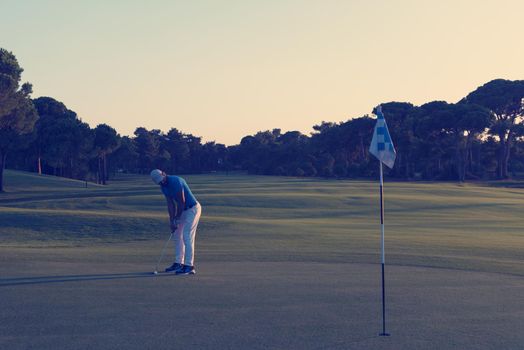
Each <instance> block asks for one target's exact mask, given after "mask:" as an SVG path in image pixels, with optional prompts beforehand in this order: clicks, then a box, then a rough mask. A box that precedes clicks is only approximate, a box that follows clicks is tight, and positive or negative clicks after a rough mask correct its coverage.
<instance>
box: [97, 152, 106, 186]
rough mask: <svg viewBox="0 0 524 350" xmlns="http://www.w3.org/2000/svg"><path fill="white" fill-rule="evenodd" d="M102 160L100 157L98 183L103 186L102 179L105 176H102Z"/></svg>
mask: <svg viewBox="0 0 524 350" xmlns="http://www.w3.org/2000/svg"><path fill="white" fill-rule="evenodd" d="M101 161H102V159H101V158H100V156H99V157H98V179H97V180H98V181H97V183H98V184H101V183H102V177H103V176H104V175H103V174H102V163H101Z"/></svg>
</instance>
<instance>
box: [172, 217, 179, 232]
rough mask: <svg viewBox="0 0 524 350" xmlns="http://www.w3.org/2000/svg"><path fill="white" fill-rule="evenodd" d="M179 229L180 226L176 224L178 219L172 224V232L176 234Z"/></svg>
mask: <svg viewBox="0 0 524 350" xmlns="http://www.w3.org/2000/svg"><path fill="white" fill-rule="evenodd" d="M177 228H178V225H177V223H176V219H175V220H173V221H172V222H171V232H175V231H176V229H177Z"/></svg>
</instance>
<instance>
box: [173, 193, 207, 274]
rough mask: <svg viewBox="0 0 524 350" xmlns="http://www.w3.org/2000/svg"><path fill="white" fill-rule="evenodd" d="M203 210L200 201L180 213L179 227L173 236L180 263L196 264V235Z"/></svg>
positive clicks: (177, 260)
mask: <svg viewBox="0 0 524 350" xmlns="http://www.w3.org/2000/svg"><path fill="white" fill-rule="evenodd" d="M201 212H202V207H201V206H200V203H197V204H195V205H194V206H193V208H189V209H187V210H184V211H183V212H182V215H180V220H177V224H178V227H177V229H176V231H175V233H174V235H173V236H174V242H175V262H177V263H179V264H184V265H190V266H194V259H195V235H196V230H197V226H198V220H200V213H201Z"/></svg>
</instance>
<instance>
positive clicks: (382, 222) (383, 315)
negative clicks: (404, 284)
mask: <svg viewBox="0 0 524 350" xmlns="http://www.w3.org/2000/svg"><path fill="white" fill-rule="evenodd" d="M379 163H380V231H381V234H382V235H381V242H382V259H381V260H382V333H380V336H383V337H389V333H386V288H385V283H384V265H385V264H386V259H385V251H384V175H383V171H382V162H379Z"/></svg>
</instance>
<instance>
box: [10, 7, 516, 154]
mask: <svg viewBox="0 0 524 350" xmlns="http://www.w3.org/2000/svg"><path fill="white" fill-rule="evenodd" d="M523 13H524V1H522V0H438V1H437V0H434V1H429V0H340V1H337V0H316V1H312V0H258V1H254V0H236V1H233V0H170V1H168V0H149V1H134V0H102V1H100V0H83V1H79V0H0V47H2V48H5V49H7V50H9V51H11V52H13V53H14V54H15V55H16V57H17V59H18V62H19V64H20V66H21V67H22V68H23V69H24V73H23V75H22V80H23V81H24V82H25V81H29V82H31V83H32V84H33V91H34V93H33V95H32V96H33V98H36V97H39V96H50V97H53V98H55V99H57V100H59V101H61V102H63V103H64V104H65V105H66V106H67V107H68V108H69V109H71V110H73V111H75V112H76V113H77V114H78V116H79V118H81V119H82V120H83V121H84V122H87V123H89V125H90V126H91V127H93V128H94V127H95V126H96V125H98V124H100V123H105V124H108V125H110V126H112V127H114V128H115V129H116V130H117V132H119V133H120V134H121V135H132V134H133V132H134V130H135V129H136V128H137V127H145V128H148V129H160V130H162V131H164V132H167V131H169V130H170V129H171V128H177V129H179V130H180V131H182V132H185V133H191V134H193V135H195V136H201V137H202V138H203V141H204V142H207V141H215V142H218V143H224V144H226V145H233V144H238V143H239V142H240V140H241V138H242V137H244V136H247V135H252V134H254V133H256V132H258V131H264V130H272V129H274V128H280V129H281V130H282V132H286V131H292V130H298V131H301V132H302V133H304V134H309V133H311V132H312V131H313V130H312V127H313V126H314V125H317V124H320V123H321V122H322V121H329V122H342V121H346V120H348V119H351V118H355V117H361V116H363V115H365V114H369V113H371V111H372V109H373V107H375V106H376V105H378V104H380V103H385V102H391V101H402V102H411V103H413V104H415V105H421V104H423V103H426V102H430V101H434V100H444V101H448V102H457V101H458V100H460V99H461V98H462V97H464V96H466V95H467V94H468V93H469V92H471V91H473V90H475V89H476V88H477V87H478V86H481V85H483V84H485V83H487V82H488V81H490V80H492V79H496V78H503V79H510V80H517V79H518V80H520V79H524V63H523V62H524V61H523V58H524V45H523V44H522V43H523V41H524V38H523V34H524V30H523V29H522V23H521V19H522V14H523ZM386 118H387V116H386Z"/></svg>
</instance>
